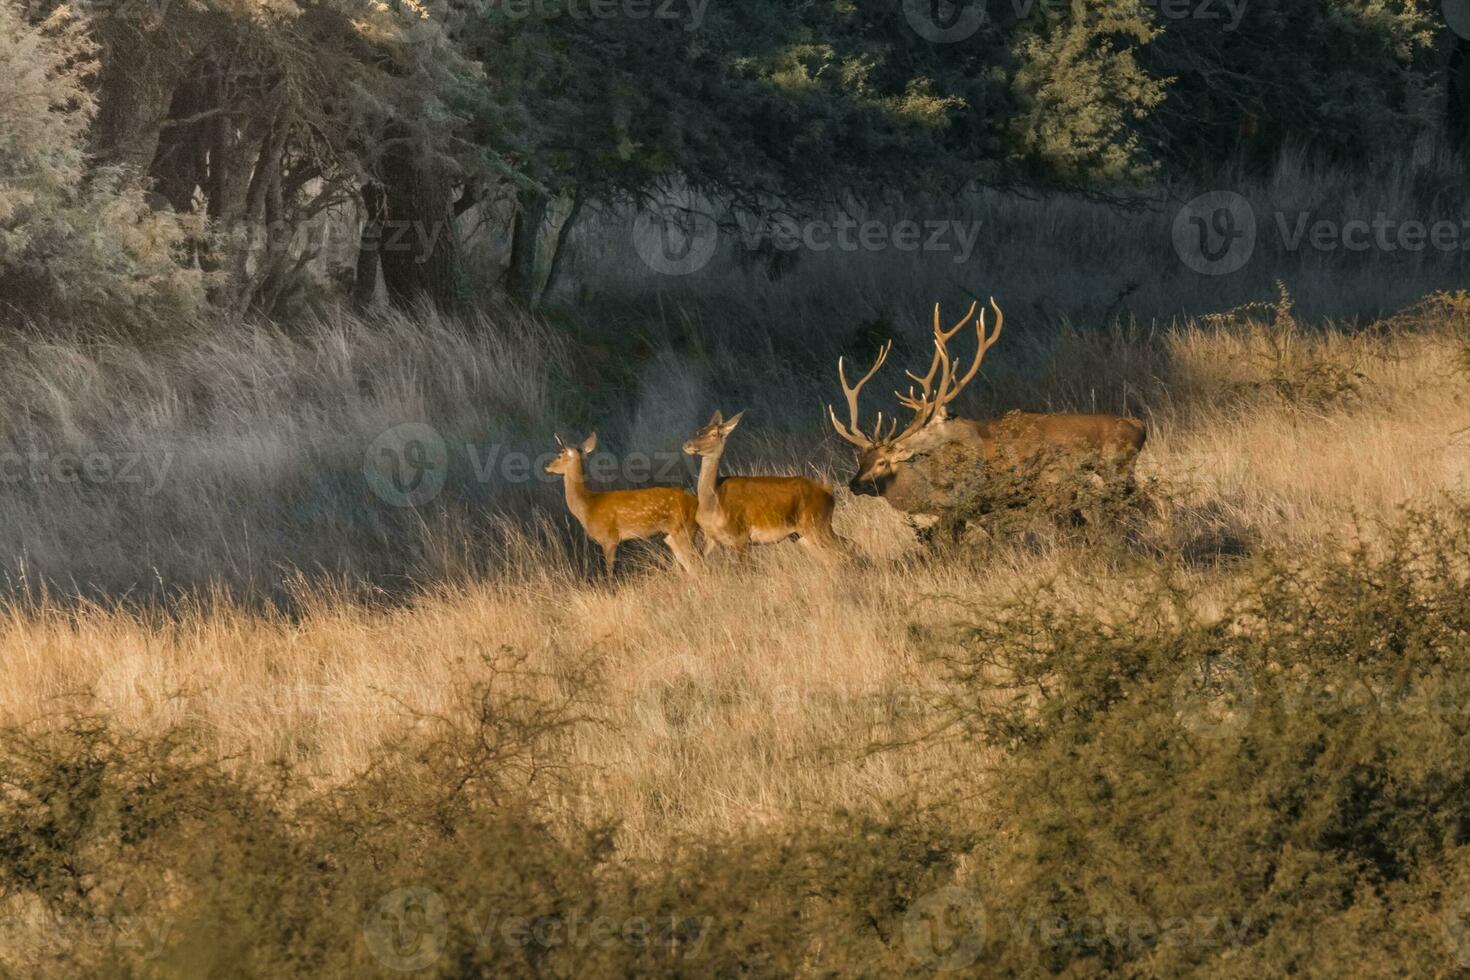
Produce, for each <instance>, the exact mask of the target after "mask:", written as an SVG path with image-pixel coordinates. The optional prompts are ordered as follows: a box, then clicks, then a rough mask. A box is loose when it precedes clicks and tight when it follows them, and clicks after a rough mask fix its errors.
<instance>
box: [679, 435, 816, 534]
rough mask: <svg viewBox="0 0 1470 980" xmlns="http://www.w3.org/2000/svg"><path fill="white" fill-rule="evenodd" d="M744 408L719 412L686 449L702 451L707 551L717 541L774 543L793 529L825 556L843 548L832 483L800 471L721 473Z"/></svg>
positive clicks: (702, 527)
mask: <svg viewBox="0 0 1470 980" xmlns="http://www.w3.org/2000/svg"><path fill="white" fill-rule="evenodd" d="M744 414H745V413H744V412H739V413H737V414H736V415H734V416H732V417H731V418H730V419H729V420H724V419H722V418H721V417H720V413H719V412H716V413H715V414H714V417H713V418H711V419H710V421H709V423H708V424H707V425H705V426H704V428H702V429H700V430H699V431H698V432H696V433H695V434H694V436H693V438H691V439H690V440H689V441H688V442H686V443H684V451H685V452H686V453H689V454H690V455H691V456H700V457H702V459H701V461H700V466H699V510H698V519H699V528H700V530H701V531H703V532H704V550H705V554H709V553H710V551H712V550H713V549H714V548H715V547H717V546H723V547H726V548H733V549H735V550H736V551H737V552H743V551H744V550H745V549H746V547H747V546H749V545H751V544H773V543H775V542H777V541H785V540H786V539H787V538H790V537H792V536H793V535H795V536H796V537H798V538H799V539H800V540H801V543H802V544H804V545H806V546H808V547H811V548H815V549H816V551H817V553H818V554H819V555H820V556H822V557H823V558H824V559H831V558H832V557H834V556H836V555H837V554H840V553H841V552H842V550H843V546H842V542H841V539H840V538H838V537H837V535H836V534H835V533H834V532H833V530H832V510H833V508H834V507H835V506H836V498H835V497H834V496H833V495H832V488H831V487H829V486H826V485H825V484H822V483H818V482H817V481H816V480H808V479H806V478H805V477H800V476H732V477H728V478H726V479H724V480H720V479H718V474H719V468H720V456H721V454H723V453H724V451H725V440H726V438H728V437H729V435H730V432H731V431H732V430H733V429H734V428H735V426H736V425H737V424H739V422H740V417H741V416H742V415H744Z"/></svg>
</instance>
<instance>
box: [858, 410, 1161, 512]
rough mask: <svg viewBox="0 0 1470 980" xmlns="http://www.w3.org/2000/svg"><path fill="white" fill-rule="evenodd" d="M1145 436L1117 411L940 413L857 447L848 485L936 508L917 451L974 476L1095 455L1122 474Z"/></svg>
mask: <svg viewBox="0 0 1470 980" xmlns="http://www.w3.org/2000/svg"><path fill="white" fill-rule="evenodd" d="M1147 438H1148V429H1147V427H1146V426H1145V425H1144V424H1143V423H1142V422H1140V421H1138V420H1137V419H1131V418H1123V417H1122V416H1118V415H1068V414H1041V413H1037V412H1010V413H1008V414H1006V415H1004V416H1002V417H1000V418H998V419H986V420H974V419H959V418H946V419H943V420H941V421H936V422H933V423H931V424H930V425H927V426H925V427H924V428H923V429H921V430H920V431H919V432H917V433H915V434H914V435H912V436H910V437H909V438H908V439H906V440H904V441H903V442H901V443H898V444H893V443H879V444H877V445H875V446H872V447H870V448H868V449H866V450H864V451H863V452H862V453H861V454H860V455H859V457H858V472H857V475H856V476H854V477H853V479H852V482H851V483H850V484H849V489H850V490H852V492H853V493H855V494H868V495H873V496H881V497H883V498H884V499H885V500H887V501H888V502H889V503H890V504H892V505H893V506H894V507H895V508H897V509H898V510H902V511H904V512H906V513H911V514H935V513H937V511H938V510H940V509H942V506H943V503H942V500H937V499H935V494H934V493H933V492H932V489H931V484H932V482H933V481H932V480H930V479H927V478H926V477H925V476H922V475H920V474H919V472H918V468H917V467H915V466H914V465H913V461H914V460H915V459H916V458H920V457H922V458H935V457H942V458H944V459H946V460H948V461H949V463H948V465H951V466H953V467H955V468H962V469H963V470H964V472H965V474H967V475H968V476H970V477H972V478H973V479H977V480H979V479H984V473H985V471H986V470H991V471H1003V472H1005V473H1008V474H1020V473H1022V472H1026V471H1028V470H1030V469H1031V468H1033V467H1036V466H1043V467H1045V468H1047V469H1048V470H1055V469H1058V468H1061V469H1065V468H1066V467H1067V466H1068V465H1070V464H1072V463H1074V462H1079V461H1081V460H1082V459H1084V458H1087V457H1095V458H1096V459H1098V460H1100V461H1102V462H1103V463H1104V465H1105V466H1106V467H1107V468H1108V469H1110V470H1111V471H1112V472H1111V476H1112V477H1114V478H1116V479H1120V480H1127V479H1129V478H1131V476H1132V473H1133V466H1134V463H1135V462H1136V461H1137V459H1138V454H1139V452H1140V451H1141V450H1142V449H1143V445H1144V442H1145V441H1146V440H1147Z"/></svg>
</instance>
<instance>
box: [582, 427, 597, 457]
mask: <svg viewBox="0 0 1470 980" xmlns="http://www.w3.org/2000/svg"><path fill="white" fill-rule="evenodd" d="M596 448H597V433H596V432H594V433H592V434H591V435H590V436H588V437H587V438H586V439H583V440H582V452H583V453H584V454H586V453H590V452H592V451H593V450H595V449H596Z"/></svg>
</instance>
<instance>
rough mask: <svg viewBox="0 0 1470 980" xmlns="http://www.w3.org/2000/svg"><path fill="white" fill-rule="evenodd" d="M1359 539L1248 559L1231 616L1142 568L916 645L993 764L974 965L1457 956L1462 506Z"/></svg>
mask: <svg viewBox="0 0 1470 980" xmlns="http://www.w3.org/2000/svg"><path fill="white" fill-rule="evenodd" d="M1374 531H1376V532H1379V533H1370V532H1374ZM1359 532H1360V533H1359V534H1358V536H1357V539H1356V540H1355V541H1352V542H1344V543H1340V547H1339V548H1338V549H1337V550H1334V551H1332V552H1330V553H1328V554H1325V555H1317V556H1310V557H1295V558H1292V557H1288V556H1283V555H1279V554H1278V555H1265V556H1263V557H1261V558H1260V559H1259V560H1258V562H1257V563H1256V565H1255V566H1254V569H1253V571H1252V572H1251V573H1250V574H1249V575H1248V576H1246V578H1245V579H1244V583H1243V584H1242V585H1241V586H1239V588H1238V589H1237V591H1236V592H1235V594H1234V595H1233V596H1230V597H1228V598H1226V599H1224V600H1210V601H1207V599H1206V597H1204V596H1201V595H1200V594H1199V593H1198V590H1197V589H1196V588H1190V587H1189V586H1188V584H1187V582H1183V581H1179V580H1177V576H1176V575H1175V573H1172V572H1171V573H1167V574H1164V575H1162V576H1159V575H1157V574H1156V572H1157V569H1154V568H1152V567H1150V570H1149V572H1148V574H1146V575H1141V576H1138V577H1136V578H1135V579H1134V580H1133V581H1128V580H1127V578H1126V576H1125V577H1122V578H1112V579H1110V584H1109V585H1108V586H1107V589H1106V591H1105V592H1103V591H1099V593H1098V594H1096V595H1091V596H1087V597H1079V596H1077V595H1075V593H1070V592H1069V593H1065V594H1064V593H1061V592H1057V591H1052V590H1050V589H1045V588H1043V589H1041V590H1040V591H1038V592H1037V593H1035V594H1033V595H1028V596H1024V597H1022V598H1020V599H1018V600H1015V601H1012V602H1009V603H1006V604H1004V605H1002V606H1000V607H998V608H986V609H984V610H977V614H976V615H975V616H974V618H973V619H972V620H970V621H968V622H966V623H965V624H963V625H961V626H960V627H958V628H957V629H956V630H955V631H953V632H945V633H941V634H931V635H929V636H928V639H929V641H930V642H931V643H933V644H934V647H933V649H934V651H935V657H936V659H937V660H939V661H940V662H941V663H943V664H944V665H945V666H946V667H947V668H948V670H949V674H950V679H951V682H952V692H953V696H952V697H951V698H950V699H949V701H948V708H949V710H950V711H951V712H952V718H953V720H954V722H955V724H956V725H957V726H958V727H959V729H960V730H962V731H963V732H964V734H965V736H966V737H969V738H973V739H978V740H980V741H981V742H982V743H984V744H986V745H989V746H993V747H994V748H995V749H997V750H999V755H1000V758H1001V760H1002V761H1001V762H1000V763H999V765H998V767H997V770H996V771H995V773H994V774H993V776H992V777H991V778H990V779H989V781H988V782H987V796H988V799H989V801H990V802H991V803H992V804H993V806H994V807H995V814H994V820H995V821H996V833H997V835H999V836H998V839H999V840H1000V841H1003V843H1001V844H999V845H997V846H992V847H989V848H986V849H985V850H984V851H982V855H983V857H984V863H985V867H984V870H983V871H981V872H980V873H979V874H978V875H977V881H978V882H979V884H976V885H975V886H974V887H975V889H976V890H977V893H978V894H981V895H983V896H984V905H985V909H986V912H987V918H986V921H987V925H988V929H987V933H986V937H987V946H986V956H987V958H988V961H989V962H991V963H993V964H994V965H996V966H997V967H998V968H999V969H1000V970H1001V971H1002V972H1007V973H1011V972H1017V973H1032V972H1052V971H1056V972H1068V971H1076V970H1109V971H1114V970H1116V971H1121V972H1124V973H1128V974H1147V975H1178V974H1180V973H1187V972H1191V971H1200V972H1206V971H1207V972H1209V973H1210V974H1212V975H1213V974H1217V973H1220V972H1224V973H1226V974H1229V975H1242V976H1243V975H1258V974H1259V972H1271V973H1280V972H1294V971H1298V970H1300V971H1307V972H1324V973H1325V972H1332V971H1333V970H1353V971H1354V972H1361V971H1364V970H1366V972H1369V973H1379V972H1382V973H1387V972H1396V971H1398V970H1401V969H1403V970H1408V971H1409V972H1417V973H1423V974H1426V975H1427V974H1430V973H1437V972H1440V971H1443V970H1444V969H1446V968H1447V967H1448V965H1449V964H1450V963H1453V962H1454V957H1455V956H1456V955H1458V953H1457V949H1458V948H1459V945H1460V944H1462V942H1463V940H1464V939H1465V938H1466V935H1467V934H1466V933H1465V932H1464V929H1463V927H1462V924H1461V923H1460V922H1459V920H1458V919H1457V918H1456V915H1457V913H1456V911H1455V908H1454V900H1455V899H1456V898H1457V896H1456V895H1455V894H1454V893H1453V892H1452V891H1445V884H1446V883H1447V882H1449V881H1463V880H1464V878H1465V875H1466V874H1467V872H1470V848H1467V847H1466V846H1465V845H1466V844H1467V843H1470V821H1467V819H1466V817H1465V814H1466V813H1467V812H1470V738H1467V736H1470V659H1467V653H1470V589H1467V585H1470V559H1467V555H1470V509H1467V508H1465V507H1464V506H1463V505H1461V506H1458V507H1455V508H1452V509H1451V510H1450V511H1449V512H1448V513H1447V514H1444V513H1434V512H1420V513H1414V514H1409V515H1407V516H1405V517H1404V518H1403V519H1402V520H1401V521H1400V522H1399V523H1397V524H1396V525H1393V526H1389V527H1386V528H1376V529H1373V528H1361V529H1359ZM1370 541H1374V542H1377V543H1376V544H1374V543H1368V542H1370ZM1222 601H1223V608H1221V609H1220V611H1219V612H1216V613H1211V612H1209V611H1208V610H1209V609H1210V608H1212V607H1217V606H1219V605H1220V604H1221V602H1222ZM1325 936H1330V937H1332V940H1331V942H1325V941H1324V939H1323V937H1325ZM1447 942H1448V943H1449V944H1450V945H1449V946H1448V947H1447V945H1446V944H1447Z"/></svg>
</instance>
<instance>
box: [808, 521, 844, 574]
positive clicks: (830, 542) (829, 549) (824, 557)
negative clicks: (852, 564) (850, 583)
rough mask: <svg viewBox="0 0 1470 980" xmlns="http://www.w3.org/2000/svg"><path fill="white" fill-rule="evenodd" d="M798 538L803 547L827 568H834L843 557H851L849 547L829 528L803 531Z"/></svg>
mask: <svg viewBox="0 0 1470 980" xmlns="http://www.w3.org/2000/svg"><path fill="white" fill-rule="evenodd" d="M799 540H800V541H801V543H802V546H803V547H805V548H806V549H807V550H809V551H810V552H811V553H812V554H813V555H815V556H816V557H817V559H818V560H820V561H821V562H822V564H824V565H826V566H828V567H829V568H835V567H836V566H837V565H838V564H839V560H840V559H842V558H843V557H848V558H851V557H853V553H852V549H851V547H850V546H848V545H847V544H846V542H844V541H843V540H842V539H841V538H839V537H838V536H837V535H836V534H834V533H833V532H832V531H830V530H828V531H809V532H805V533H803V534H802V535H801V537H800V539H799Z"/></svg>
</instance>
